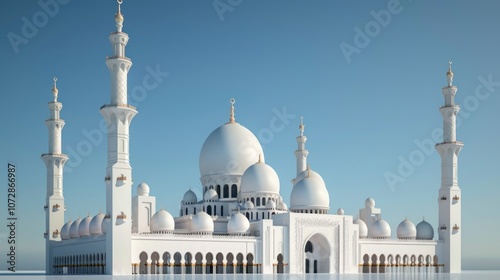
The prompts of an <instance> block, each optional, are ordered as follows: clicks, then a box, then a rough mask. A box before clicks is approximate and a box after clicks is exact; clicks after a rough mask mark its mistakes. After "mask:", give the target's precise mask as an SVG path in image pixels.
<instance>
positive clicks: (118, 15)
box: [115, 0, 123, 32]
mask: <svg viewBox="0 0 500 280" xmlns="http://www.w3.org/2000/svg"><path fill="white" fill-rule="evenodd" d="M116 2H117V3H118V12H117V13H116V14H115V21H116V24H117V25H121V24H122V23H123V15H122V11H121V5H122V3H123V0H116ZM117 27H118V26H117ZM118 31H119V32H121V27H118Z"/></svg>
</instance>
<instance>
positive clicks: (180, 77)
mask: <svg viewBox="0 0 500 280" xmlns="http://www.w3.org/2000/svg"><path fill="white" fill-rule="evenodd" d="M40 3H49V4H50V5H49V4H47V5H48V6H46V7H45V8H44V5H43V4H42V5H41V4H40ZM54 3H56V4H55V5H54ZM214 3H215V6H217V7H218V8H216V7H215V6H214ZM231 3H232V6H231ZM218 9H219V10H218ZM499 9H500V2H498V1H474V2H473V1H432V3H431V1H406V0H401V1H399V2H397V1H314V2H311V1H297V0H294V1H284V0H281V1H263V0H259V1H236V0H235V1H226V0H220V1H160V0H151V1H137V0H135V1H134V0H125V2H124V4H123V5H122V11H123V14H124V17H125V22H124V28H123V31H124V32H127V33H128V34H129V36H130V41H129V44H128V46H127V56H128V57H130V58H131V59H132V61H133V63H134V65H133V67H132V69H131V71H130V73H129V76H128V78H129V79H128V86H129V88H128V89H129V103H131V104H133V105H135V106H137V109H138V111H139V114H138V115H137V116H136V117H135V118H134V120H133V122H132V125H131V128H130V133H131V141H130V142H131V146H130V151H131V165H132V167H133V174H134V178H133V180H134V192H135V186H137V185H138V184H139V183H140V182H143V181H144V182H147V183H148V184H149V185H150V187H151V194H152V195H155V196H156V197H157V205H158V208H161V207H163V208H165V209H166V210H168V211H170V212H171V213H174V214H177V213H178V210H179V203H180V200H181V199H182V195H183V193H184V192H185V191H186V190H188V189H189V188H192V189H193V190H194V191H195V192H196V193H197V194H198V197H200V195H201V185H200V182H199V176H200V175H199V170H198V156H199V151H200V149H201V146H202V144H203V141H204V140H205V138H206V137H207V136H208V135H209V134H210V132H211V131H212V130H214V129H215V128H217V127H218V126H219V125H221V124H223V123H225V122H227V121H228V118H229V99H230V98H231V97H234V98H235V99H236V104H235V107H236V108H235V112H236V120H237V121H238V122H239V123H241V124H242V125H244V126H246V127H247V128H248V129H250V130H251V131H252V132H254V134H255V135H256V136H257V137H258V138H259V139H260V141H261V143H262V145H263V147H264V152H265V157H266V162H267V163H268V164H269V165H271V166H272V167H273V168H274V169H275V170H276V172H277V173H278V175H279V176H280V180H281V194H282V196H283V198H284V199H285V201H286V202H287V203H289V196H290V192H291V183H290V180H291V179H292V178H293V177H294V176H295V158H294V155H293V151H294V150H295V149H296V141H295V137H296V136H297V135H298V124H299V119H300V118H299V117H300V116H301V115H303V116H304V121H305V124H306V131H305V134H306V135H307V136H308V142H307V148H308V149H309V152H310V155H309V163H310V164H311V167H312V168H313V169H314V170H316V171H317V172H319V173H320V174H321V175H322V176H323V178H324V179H325V181H326V183H327V186H328V190H329V193H330V203H331V205H330V209H331V210H330V212H332V213H334V212H335V211H336V210H337V209H338V208H339V207H342V208H343V209H344V210H345V213H346V214H349V215H354V216H356V215H357V213H358V209H359V208H361V207H363V206H364V200H365V199H366V198H367V197H373V198H374V199H375V200H376V206H377V207H380V208H381V209H382V214H383V217H384V218H385V219H386V220H387V221H388V222H389V223H390V225H391V227H392V230H393V233H395V231H396V228H397V225H398V224H399V222H401V221H402V220H403V219H404V218H405V217H408V219H410V220H411V221H413V222H414V223H415V224H416V223H418V222H420V221H421V220H422V217H423V216H425V219H426V220H427V221H429V222H431V224H432V225H433V226H434V228H437V190H438V188H439V186H440V159H439V155H438V154H437V152H435V151H434V150H433V147H432V146H433V145H434V143H435V141H434V140H433V136H432V135H433V131H434V130H435V129H439V128H440V127H441V126H442V119H441V116H440V113H439V110H438V108H439V106H441V105H442V104H443V98H442V95H441V88H442V87H443V86H445V85H446V78H445V73H446V71H447V67H448V60H450V59H451V60H453V71H454V73H455V81H454V85H456V86H458V88H459V91H458V93H457V97H456V102H457V103H458V104H460V105H461V107H462V110H461V113H460V115H459V124H458V132H457V139H458V140H461V141H463V142H464V143H465V148H464V149H463V151H462V153H461V155H460V158H459V164H460V165H459V184H460V186H461V188H462V207H463V208H462V209H463V215H462V223H463V225H462V226H461V229H462V237H463V247H462V249H463V255H462V259H463V266H464V268H469V269H470V268H480V269H484V268H490V269H491V268H495V269H500V254H499V253H498V252H499V251H500V241H499V240H498V234H497V233H498V232H500V221H499V220H498V219H497V218H496V217H497V215H496V214H495V213H496V211H497V205H498V203H497V201H498V197H500V188H499V182H500V172H498V169H499V167H500V166H499V164H498V160H497V158H498V157H499V152H498V149H497V148H496V147H495V145H496V144H497V143H499V142H500V127H499V126H498V125H496V123H497V121H496V120H499V119H500V110H498V107H499V105H500V97H499V92H500V68H499V67H498V65H500V56H499V55H498V50H499V49H500V32H496V31H495V30H496V28H495V27H497V26H500V17H498V10H499ZM115 12H116V1H112V0H109V1H96V0H93V1H69V0H64V1H63V0H42V1H40V2H38V1H26V0H24V1H13V0H9V1H2V2H0V34H1V37H0V38H1V39H0V54H1V58H2V60H1V61H2V62H1V63H0V77H1V84H2V86H1V88H2V98H3V100H4V101H3V104H4V105H3V108H2V110H1V112H0V114H1V115H0V117H1V118H2V119H3V120H4V121H2V122H1V124H0V128H1V130H2V131H3V133H2V137H1V138H0V147H1V148H0V161H1V162H3V164H2V165H3V166H4V170H2V171H1V172H0V180H1V181H2V182H6V173H7V172H6V170H5V169H6V167H5V166H6V165H7V162H9V161H12V162H14V163H16V165H17V166H18V197H17V200H18V206H17V207H18V209H17V213H18V217H19V221H18V232H17V236H16V237H17V239H18V254H19V257H18V268H19V269H42V268H43V252H44V239H43V231H44V227H45V226H44V211H43V205H44V203H45V202H44V201H45V190H46V179H45V172H46V170H45V166H44V164H43V162H42V161H41V160H40V155H41V154H42V153H45V152H47V149H48V148H47V142H48V136H47V129H46V127H45V124H44V121H45V119H47V118H48V117H49V111H48V108H47V102H49V101H50V100H51V98H52V95H51V87H52V77H53V76H57V77H58V79H59V81H58V88H59V101H61V102H62V103H63V106H64V108H63V110H62V118H63V119H64V120H65V121H66V126H65V127H64V130H63V151H64V152H65V153H66V154H68V155H69V156H70V158H71V159H70V161H69V162H68V163H67V165H66V170H65V174H64V176H65V177H64V196H65V199H66V207H67V210H66V218H67V220H69V219H70V218H71V219H73V220H74V219H76V218H78V217H79V216H82V217H84V216H86V215H88V214H90V215H95V214H97V213H98V212H99V210H100V209H105V189H104V187H105V186H104V180H103V178H104V175H105V167H106V156H107V155H106V148H107V145H106V138H105V134H104V133H103V131H102V130H101V128H100V124H101V122H102V117H101V115H100V113H99V108H100V106H102V105H103V104H106V103H108V102H109V98H110V89H109V87H110V82H109V72H108V70H107V68H106V65H105V63H104V61H105V57H106V56H107V55H111V46H110V43H109V40H108V35H109V33H110V32H113V31H114V30H115V26H114V13H115ZM388 15H389V16H388ZM377 20H378V21H377ZM361 33H362V34H361ZM342 46H344V51H343V48H342ZM345 46H349V47H348V48H347V49H348V50H349V51H350V52H351V53H349V52H347V54H346V50H347V49H346V47H345ZM148 77H151V78H152V79H151V80H150V81H153V82H154V83H153V84H154V86H147V85H145V84H144V79H147V78H148ZM497 81H498V82H497ZM403 165H404V166H403ZM398 169H400V170H398ZM387 174H393V175H397V176H399V177H400V178H399V180H398V181H397V182H393V183H392V184H391V183H390V182H388V181H387V180H386V177H387ZM2 189H3V191H2V192H3V194H0V195H1V196H4V197H6V196H7V190H6V188H2ZM5 200H6V199H5ZM6 212H7V210H6V206H5V204H4V203H2V204H1V209H0V218H1V220H2V221H5V216H6ZM0 234H2V235H0V240H1V243H0V244H2V248H4V247H3V245H4V244H5V242H6V239H5V235H6V232H5V227H0ZM436 236H437V232H436ZM2 250H4V249H2ZM2 255H4V254H3V251H2ZM0 258H3V257H0ZM2 264H3V265H4V262H3V261H2ZM0 269H3V267H0Z"/></svg>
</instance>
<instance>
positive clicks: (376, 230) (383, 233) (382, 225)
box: [370, 219, 391, 239]
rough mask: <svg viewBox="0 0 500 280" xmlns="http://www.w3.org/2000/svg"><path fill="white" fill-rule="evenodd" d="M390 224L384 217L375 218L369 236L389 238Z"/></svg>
mask: <svg viewBox="0 0 500 280" xmlns="http://www.w3.org/2000/svg"><path fill="white" fill-rule="evenodd" d="M390 237H391V226H389V223H388V222H386V221H385V220H384V219H380V220H377V221H376V222H375V223H373V224H372V226H371V227H370V238H382V239H386V238H390Z"/></svg>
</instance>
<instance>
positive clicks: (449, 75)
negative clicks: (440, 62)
mask: <svg viewBox="0 0 500 280" xmlns="http://www.w3.org/2000/svg"><path fill="white" fill-rule="evenodd" d="M451 64H452V61H451V60H450V61H448V72H446V81H448V86H449V87H451V86H452V84H453V71H451Z"/></svg>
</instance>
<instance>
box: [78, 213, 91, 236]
mask: <svg viewBox="0 0 500 280" xmlns="http://www.w3.org/2000/svg"><path fill="white" fill-rule="evenodd" d="M91 220H92V217H90V216H87V217H86V218H85V219H83V220H82V221H81V222H80V225H79V226H78V235H79V236H80V237H83V236H89V235H90V221H91Z"/></svg>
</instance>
